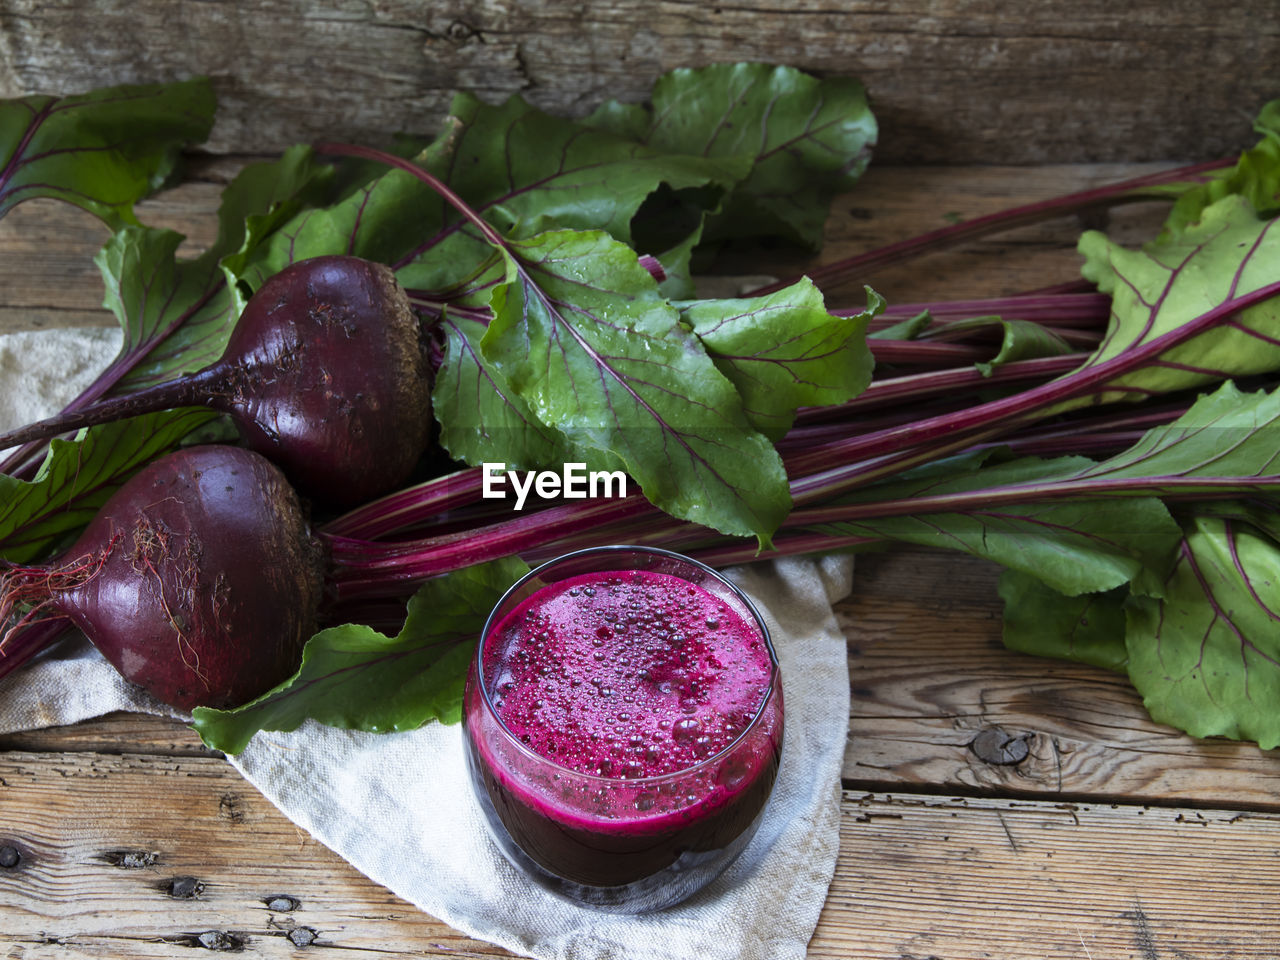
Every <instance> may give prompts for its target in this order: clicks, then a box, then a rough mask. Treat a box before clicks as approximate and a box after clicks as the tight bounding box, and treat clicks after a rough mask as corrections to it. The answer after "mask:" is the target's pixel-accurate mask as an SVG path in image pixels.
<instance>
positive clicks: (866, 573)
mask: <svg viewBox="0 0 1280 960" xmlns="http://www.w3.org/2000/svg"><path fill="white" fill-rule="evenodd" d="M95 7H96V8H98V13H97V19H96V20H95V19H94V18H91V17H88V16H87V15H86V12H85V11H86V7H85V5H78V4H75V3H71V4H53V5H50V4H40V3H35V2H32V0H0V95H4V96H10V95H15V94H17V93H21V92H28V91H34V90H40V91H42V92H67V91H73V90H79V89H84V88H87V87H90V86H95V85H98V84H103V83H108V82H125V81H139V80H155V79H166V78H171V77H177V76H187V75H190V74H191V73H193V72H208V73H211V74H212V75H213V76H214V80H215V86H216V87H217V89H218V91H219V96H220V98H221V99H222V102H223V105H224V112H223V113H222V114H220V117H221V119H220V120H219V125H218V127H217V128H216V130H215V136H214V138H213V139H212V140H211V142H210V145H209V147H208V149H209V150H210V151H211V153H212V154H213V156H212V157H211V158H206V159H205V160H203V161H202V162H200V163H197V164H196V165H195V166H194V167H193V169H192V171H191V179H190V180H189V181H188V182H187V183H186V184H185V185H183V186H182V187H180V188H178V189H176V190H174V191H171V192H169V193H166V194H164V195H161V196H159V197H156V198H154V199H152V200H149V201H147V202H146V203H145V204H143V205H142V206H141V208H140V215H141V217H142V219H143V220H144V221H145V222H148V223H151V224H155V225H160V226H171V227H174V228H175V229H178V230H180V231H182V232H183V233H185V234H186V235H187V236H188V237H189V240H188V244H187V249H188V251H189V252H190V253H195V252H198V251H199V250H201V249H203V248H204V246H205V245H207V244H208V243H209V241H210V240H211V237H212V233H213V230H214V226H215V225H214V221H213V216H212V211H213V210H214V209H215V207H216V204H217V198H218V192H219V190H220V188H221V186H222V184H223V183H225V182H226V180H227V178H228V176H229V175H230V174H231V173H232V172H234V170H235V169H237V168H238V167H239V166H240V165H241V164H242V163H243V162H244V159H245V158H244V157H238V156H236V155H234V151H236V150H258V151H271V150H275V149H278V148H279V147H281V146H283V145H284V144H286V143H290V142H293V141H295V140H300V139H302V140H305V139H309V138H311V137H313V136H316V135H318V134H323V135H329V136H331V137H332V136H333V135H335V133H336V135H339V136H346V137H347V138H349V139H353V140H366V139H369V138H372V137H376V136H385V135H386V134H388V133H390V132H391V131H395V130H398V129H410V130H423V129H433V128H434V124H435V122H436V121H437V120H438V118H439V115H440V113H441V112H442V111H443V109H444V105H445V104H446V103H447V91H448V90H451V89H456V88H469V89H477V90H479V91H480V92H481V93H483V94H484V95H485V96H487V97H489V98H491V99H492V98H494V97H497V96H499V95H503V94H506V93H509V92H514V91H521V92H523V93H524V94H525V95H526V96H528V97H529V98H530V99H532V100H533V101H534V102H535V103H537V104H539V105H541V106H544V107H546V108H548V109H553V110H556V111H560V112H568V113H580V112H583V111H585V110H586V109H589V108H590V107H591V106H592V105H593V104H594V103H596V102H598V101H599V100H600V99H602V98H604V97H606V96H619V97H623V98H626V99H638V98H640V97H641V96H643V94H644V93H645V92H646V90H647V89H648V85H649V83H650V82H651V80H652V78H653V77H654V76H655V75H656V74H657V73H658V72H660V71H661V70H662V69H666V68H670V67H674V66H678V65H685V64H696V63H706V62H712V61H717V60H730V59H756V60H771V61H775V62H789V63H794V64H796V65H799V66H803V67H807V68H809V69H814V70H818V71H824V72H841V73H853V74H856V75H859V76H861V77H862V78H863V79H864V80H865V81H866V82H867V84H868V87H869V89H870V90H871V92H872V97H873V103H874V104H875V105H876V107H877V114H878V116H880V118H881V121H882V131H883V136H882V147H881V149H880V151H879V152H878V154H877V161H876V163H875V164H873V167H872V169H871V171H870V172H869V174H868V175H867V176H866V178H865V179H864V181H863V182H862V184H861V185H860V186H859V188H858V189H857V191H856V192H854V193H851V194H849V195H848V196H845V197H841V198H839V199H838V200H837V202H836V204H835V207H834V209H833V212H832V215H831V218H830V221H829V224H828V230H827V234H828V245H827V248H826V250H825V252H824V253H823V255H822V259H824V260H829V259H835V258H837V257H839V256H841V255H844V254H848V253H852V252H856V251H858V250H862V249H866V248H869V247H872V246H877V245H880V244H883V243H886V242H889V241H891V240H894V239H898V238H901V237H906V236H909V235H912V234H915V233H918V232H921V231H923V230H929V229H934V228H937V227H939V226H943V225H945V224H946V223H949V222H952V221H954V220H955V219H956V218H957V217H960V218H969V217H973V216H977V215H980V214H983V213H986V212H989V211H992V210H995V209H999V208H1001V207H1004V206H1008V205H1011V204H1015V203H1020V202H1026V201H1029V200H1034V199H1038V198H1045V197H1049V196H1054V195H1057V194H1060V193H1063V192H1067V191H1070V190H1076V189H1083V188H1086V187H1089V186H1094V185H1099V184H1103V183H1107V182H1111V181H1114V180H1117V179H1121V178H1123V177H1127V176H1132V175H1135V174H1138V173H1142V172H1147V171H1149V170H1152V169H1156V168H1159V167H1163V166H1168V165H1172V164H1174V163H1177V162H1186V161H1191V160H1201V159H1207V158H1209V157H1212V156H1217V155H1220V154H1223V153H1226V152H1234V151H1235V150H1236V149H1238V148H1239V147H1240V146H1243V145H1245V144H1247V143H1249V142H1250V141H1251V139H1252V136H1251V134H1250V133H1249V130H1248V120H1247V118H1246V114H1247V113H1249V112H1252V111H1253V110H1256V109H1257V107H1258V106H1260V105H1261V103H1262V102H1263V100H1265V99H1266V98H1267V97H1268V96H1276V95H1277V93H1280V91H1277V90H1276V89H1275V87H1274V83H1275V77H1274V76H1269V75H1268V71H1267V70H1266V69H1265V65H1266V64H1269V63H1270V64H1274V63H1275V62H1277V58H1278V57H1280V34H1278V33H1277V24H1276V18H1275V16H1274V14H1275V12H1276V11H1275V3H1274V0H1242V2H1239V3H1233V4H1230V5H1227V4H1208V3H1202V2H1197V0H1135V2H1133V3H1130V4H1125V5H1124V6H1123V8H1121V9H1117V8H1116V6H1115V5H1114V4H1110V3H1105V2H1103V0H1077V2H1072V3H1066V2H1063V0H1034V2H1031V3H1028V4H1024V5H1018V7H1019V10H1020V11H1021V12H1025V14H1026V16H1025V17H1023V18H1022V21H1021V22H1019V21H1018V20H1017V19H1015V18H1013V17H1012V16H1011V15H1010V5H1002V4H999V3H997V2H995V0H965V2H962V0H904V2H902V3H895V4H892V5H890V4H884V3H880V2H876V0H852V2H850V3H847V4H804V3H798V4H795V5H794V6H792V5H779V4H776V3H770V2H768V0H741V2H738V3H735V4H733V5H719V4H698V3H688V2H683V0H669V2H661V3H654V4H650V3H647V2H645V0H609V2H605V3H598V4H574V5H572V10H570V9H569V5H557V4H555V3H552V2H550V0H546V2H542V0H440V2H433V3H432V4H430V5H427V6H425V7H422V6H419V5H417V4H414V3H413V2H410V0H378V2H369V3H360V2H343V0H333V2H324V3H315V2H310V0H238V2H235V3H230V4H227V3H219V4H209V3H198V2H180V3H168V2H165V0H137V2H135V3H130V4H115V5H109V4H98V5H95ZM837 8H840V9H837ZM179 21H180V22H181V24H182V28H181V29H180V30H177V29H176V28H175V23H177V22H179ZM1260 68H1262V69H1260ZM335 128H338V129H336V130H335ZM1132 161H1142V162H1141V163H1137V162H1132ZM926 164H927V165H926ZM942 164H945V165H942ZM993 164H995V165H993ZM998 164H1021V165H1020V166H1001V165H998ZM1159 220H1160V213H1159V211H1158V210H1157V209H1154V208H1152V207H1150V206H1134V207H1127V208H1124V209H1122V210H1117V211H1114V212H1113V213H1112V214H1111V216H1110V218H1109V220H1107V221H1106V225H1107V226H1108V229H1109V230H1110V231H1111V233H1112V235H1113V236H1114V237H1116V238H1117V239H1121V240H1124V241H1128V242H1133V243H1137V242H1140V241H1141V239H1142V238H1143V237H1145V236H1147V235H1149V234H1150V232H1151V231H1152V230H1153V229H1154V228H1155V226H1156V225H1157V224H1158V223H1159ZM1089 225H1090V226H1098V225H1101V223H1100V222H1097V221H1093V222H1090V223H1089ZM1081 227H1082V223H1081V221H1079V220H1078V219H1064V220H1060V221H1055V222H1053V223H1049V224H1046V225H1043V226H1040V227H1032V228H1023V229H1021V230H1018V231H1016V232H1013V233H1009V234H1007V235H1003V236H1000V237H997V238H994V239H990V240H986V241H982V242H978V243H974V244H971V245H969V246H967V247H965V248H963V249H960V250H957V251H954V252H951V253H946V254H935V255H933V256H930V257H929V258H927V259H925V260H922V261H920V262H919V263H918V264H916V265H913V266H911V267H909V268H902V269H895V270H887V271H884V272H883V273H881V274H878V275H875V276H867V277H864V278H860V279H862V280H865V281H867V282H869V283H872V284H873V285H874V286H875V287H876V288H877V289H878V290H879V291H880V292H881V293H882V294H884V295H885V296H886V297H888V298H889V299H890V300H891V301H894V302H903V301H920V300H927V299H931V298H944V297H945V298H962V297H968V296H983V295H998V294H1001V293H1013V292H1018V291H1022V290H1027V289H1030V288H1035V287H1040V286H1045V285H1048V284H1053V283H1057V282H1060V281H1064V280H1069V279H1074V278H1075V277H1076V276H1077V269H1078V260H1077V258H1076V256H1075V253H1074V243H1075V239H1076V236H1077V235H1078V233H1079V231H1080V229H1081ZM105 237H106V234H105V232H104V230H103V229H102V228H101V227H100V225H98V224H97V223H96V221H93V220H92V219H90V218H89V217H87V216H84V215H81V214H79V213H77V212H76V211H73V210H70V209H68V208H66V207H62V206H58V205H56V204H53V203H47V202H34V203H31V204H29V205H26V206H23V207H20V208H18V209H17V210H16V211H14V212H13V213H12V214H11V215H10V216H9V217H7V218H6V219H5V220H4V221H3V222H0V291H3V292H2V293H0V332H7V331H13V330H23V329H38V328H48V327H56V326H68V325H101V324H105V323H108V322H109V318H108V316H107V315H106V314H105V313H104V311H103V310H102V309H101V307H100V306H99V305H100V303H101V299H102V291H101V284H100V281H99V278H98V276H97V273H96V271H95V269H94V268H93V266H92V262H91V260H92V257H93V255H94V253H95V252H96V251H97V249H98V247H99V246H100V245H101V243H102V242H103V241H104V240H105ZM805 263H806V261H805V260H803V259H802V258H799V257H788V256H786V255H781V256H779V255H774V256H772V257H771V259H770V260H769V269H770V271H771V272H777V273H784V272H788V271H790V270H791V269H793V268H796V269H798V268H800V267H803V266H804V265H805ZM719 267H720V269H721V270H722V271H725V272H729V273H742V274H749V273H753V272H758V271H759V270H760V264H759V263H758V262H751V261H737V262H730V261H726V262H723V263H721V264H720V265H719ZM860 296H861V291H860V288H859V287H857V286H854V287H852V288H849V289H843V290H836V291H833V292H832V293H831V296H830V302H831V303H832V305H852V304H856V303H857V301H858V300H859V298H860ZM996 576H997V571H996V570H995V569H994V568H993V567H991V566H989V565H987V564H985V563H982V562H980V561H976V560H973V559H971V558H967V557H964V556H961V555H958V554H955V553H949V552H944V551H942V550H940V549H939V550H929V549H924V548H910V549H907V548H903V549H891V550H888V551H887V552H885V553H881V554H869V555H865V556H862V557H859V558H858V561H857V569H856V572H855V584H854V591H853V594H852V596H850V597H849V598H848V599H846V600H845V601H843V602H842V603H840V605H839V610H838V612H839V616H840V618H841V622H842V624H843V626H844V629H845V631H846V633H847V635H848V638H849V669H850V683H851V688H852V693H853V699H852V709H851V713H850V717H849V739H848V745H847V749H846V753H845V761H844V768H843V789H844V794H843V808H842V809H843V817H842V826H841V831H842V833H841V853H840V860H839V865H838V869H837V873H836V877H835V881H834V883H833V884H832V887H831V890H830V894H829V897H828V900H827V903H826V906H825V909H824V911H823V913H822V917H821V920H820V923H819V925H818V928H817V931H816V933H815V934H814V937H813V940H812V942H811V944H810V947H809V955H810V956H811V957H813V958H834V957H847V958H876V960H891V958H892V960H967V958H978V957H986V958H996V960H1059V958H1062V960H1065V958H1073V960H1074V958H1080V960H1104V958H1105V960H1124V958H1133V960H1183V958H1195V960H1202V958H1203V960H1227V958H1271V957H1280V911H1277V910H1276V909H1275V903H1276V902H1277V900H1278V899H1280V790H1278V789H1277V788H1278V787H1280V759H1278V758H1277V756H1276V755H1274V754H1268V753H1264V752H1262V751H1259V750H1258V749H1256V748H1255V747H1253V746H1249V745H1245V744H1237V743H1231V742H1223V741H1214V742H1197V741H1194V740H1192V739H1190V738H1188V737H1185V736H1182V735H1179V734H1177V733H1176V732H1173V731H1171V730H1169V729H1166V728H1163V727H1160V726H1158V725H1156V724H1153V723H1152V722H1151V721H1150V720H1148V719H1147V717H1146V715H1145V713H1144V711H1143V709H1142V706H1141V703H1140V701H1139V699H1138V697H1137V696H1136V694H1135V693H1134V692H1133V691H1132V689H1131V688H1130V686H1129V685H1128V683H1127V681H1126V680H1125V679H1124V678H1123V677H1119V676H1117V675H1114V674H1111V673H1107V672H1105V671H1102V670H1097V669H1090V668H1086V667H1079V666H1073V665H1069V664H1064V663H1059V662H1051V661H1044V660H1038V659H1035V658H1031V657H1027V656H1023V655H1019V654H1014V653H1010V652H1008V651H1006V650H1004V649H1003V647H1002V645H1001V642H1000V607H999V602H998V600H997V597H996V590H995V583H996ZM991 742H996V743H1000V742H1007V743H1008V744H1009V746H1010V749H1009V750H1008V751H1007V752H1006V753H1007V756H1006V757H1005V759H1009V760H1015V761H1016V762H1007V763H999V762H992V758H995V759H1000V758H999V755H998V754H993V753H992V752H991V751H990V750H986V749H983V748H982V746H981V744H988V743H991ZM1019 758H1020V759H1019ZM193 948H195V949H209V950H220V951H243V952H246V953H249V954H251V955H254V956H285V955H292V954H293V953H294V952H295V951H298V950H305V951H306V953H307V955H315V956H317V957H326V956H328V957H341V956H346V957H351V956H356V955H358V954H357V953H356V952H357V951H366V952H372V953H375V954H407V955H414V956H438V957H444V956H494V955H503V951H501V950H498V949H496V948H494V947H492V946H490V945H487V944H485V943H481V942H477V941H474V940H471V939H468V938H467V937H464V936H462V935H461V934H459V933H458V932H457V931H454V930H452V929H450V928H448V927H447V926H445V925H443V924H441V923H440V922H438V921H436V920H435V919H433V918H432V917H429V916H426V915H424V914H423V913H421V912H420V911H418V910H416V909H415V908H414V907H412V906H411V905H409V904H407V903H405V902H404V901H402V900H400V899H399V898H397V897H396V896H394V895H393V894H391V893H390V892H388V891H387V890H385V889H383V888H381V887H380V886H378V885H376V884H374V883H373V882H371V881H369V880H368V879H367V878H365V877H363V876H362V875H361V874H359V873H358V872H356V871H355V870H354V869H353V868H352V867H351V866H350V865H348V864H347V863H346V862H345V861H343V860H341V859H340V858H339V857H337V856H336V855H334V854H333V853H331V852H330V851H328V850H327V849H325V848H324V847H322V846H321V845H320V844H318V843H317V842H316V841H314V840H312V839H311V838H310V837H309V836H307V835H306V834H305V833H303V832H302V831H300V830H299V829H297V828H296V827H294V826H293V825H292V824H291V823H290V822H289V821H288V820H287V819H286V818H285V817H284V816H283V815H282V814H281V813H279V812H278V811H277V810H276V809H275V808H274V807H273V806H272V805H271V804H270V803H269V802H268V801H266V800H265V799H264V798H263V797H261V796H260V795H259V794H258V793H256V791H255V790H254V789H253V788H252V787H251V786H249V785H248V784H247V783H246V782H244V781H243V780H242V779H241V778H240V776H239V775H238V774H237V773H236V771H235V770H234V769H233V768H232V767H231V766H230V765H229V764H228V763H227V762H226V761H225V759H223V758H222V757H220V756H219V755H217V754H214V753H212V752H211V751H209V750H207V749H205V748H204V747H203V746H202V745H201V743H200V742H199V740H198V739H197V738H196V736H195V735H194V734H192V733H191V732H190V731H189V730H187V729H186V728H185V727H184V726H183V725H181V724H179V723H175V722H169V721H162V720H158V719H155V718H150V717H141V716H133V715H115V716H109V717H105V718H102V719H99V720H94V721H90V722H86V723H81V724H78V725H75V726H72V727H66V728H57V729H46V730H39V731H31V732H26V733H21V734H12V735H8V736H3V737H0V957H4V958H6V960H8V958H12V960H17V958H24V960H37V958H67V957H140V958H145V957H187V956H191V954H189V953H188V952H187V951H188V950H190V949H193Z"/></svg>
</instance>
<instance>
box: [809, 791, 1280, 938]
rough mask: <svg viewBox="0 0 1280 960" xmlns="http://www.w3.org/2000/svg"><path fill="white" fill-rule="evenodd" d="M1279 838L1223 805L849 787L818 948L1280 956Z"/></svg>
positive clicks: (1277, 828) (1259, 820)
mask: <svg viewBox="0 0 1280 960" xmlns="http://www.w3.org/2000/svg"><path fill="white" fill-rule="evenodd" d="M1278 840H1280V821H1277V820H1276V819H1275V818H1274V817H1272V816H1264V815H1255V814H1242V813H1233V812H1228V811H1220V810H1185V809H1183V810H1179V809H1155V808H1151V809H1147V808H1143V807H1132V806H1123V805H1120V806H1113V805H1110V804H1104V805H1097V806H1095V805H1090V804H1068V803H1062V804H1054V803H1039V802H1035V803H1032V802H1020V801H1016V800H1003V799H991V800H980V801H974V800H964V799H959V798H948V797H940V796H919V797H904V796H894V795H877V794H869V795H865V796H861V797H860V796H857V795H854V794H846V797H845V804H844V828H843V830H842V833H841V858H840V866H839V868H838V869H837V872H836V878H835V881H834V882H833V884H832V886H831V892H830V896H829V898H828V900H827V904H826V909H825V911H824V913H823V916H822V920H821V922H820V923H819V925H818V930H817V933H816V934H815V936H814V938H813V941H812V942H811V944H810V951H809V954H810V956H811V957H833V958H834V957H844V958H849V960H873V958H874V960H887V958H895V960H906V958H914V960H924V958H931V957H937V958H943V957H946V958H952V957H986V958H993V960H1004V958H1009V960H1013V958H1018V960H1026V958H1030V957H1035V958H1037V960H1089V958H1098V960H1101V958H1104V957H1105V958H1107V960H1122V958H1123V960H1157V958H1163V957H1176V958H1180V960H1181V958H1186V960H1191V958H1195V960H1229V958H1241V960H1243V958H1246V957H1249V958H1259V957H1274V956H1277V955H1278V951H1280V923H1277V921H1276V919H1275V917H1274V913H1273V912H1272V911H1270V910H1269V905H1268V903H1267V901H1268V900H1269V897H1270V896H1271V895H1274V893H1275V892H1280V871H1278V870H1277V869H1276V856H1277V852H1276V851H1277V841H1278ZM1246 878H1247V879H1246ZM1246 889H1247V891H1248V892H1247V893H1246V892H1245V890H1246Z"/></svg>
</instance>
